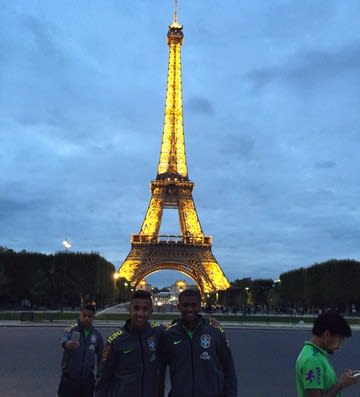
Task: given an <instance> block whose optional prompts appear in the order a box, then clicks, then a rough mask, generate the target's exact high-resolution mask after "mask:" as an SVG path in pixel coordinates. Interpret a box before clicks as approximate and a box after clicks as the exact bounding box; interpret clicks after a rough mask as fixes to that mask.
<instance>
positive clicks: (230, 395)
mask: <svg viewBox="0 0 360 397" xmlns="http://www.w3.org/2000/svg"><path fill="white" fill-rule="evenodd" d="M219 333H220V336H219V339H220V341H219V350H218V352H217V354H218V356H219V359H220V362H221V365H222V367H223V371H224V397H237V379H236V372H235V366H234V360H233V358H232V354H231V350H230V347H229V342H228V340H227V339H226V336H225V334H224V332H223V331H220V330H219Z"/></svg>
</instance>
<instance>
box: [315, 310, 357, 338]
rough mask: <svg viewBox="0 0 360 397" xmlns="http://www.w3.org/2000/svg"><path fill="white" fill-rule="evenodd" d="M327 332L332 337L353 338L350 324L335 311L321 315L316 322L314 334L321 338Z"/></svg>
mask: <svg viewBox="0 0 360 397" xmlns="http://www.w3.org/2000/svg"><path fill="white" fill-rule="evenodd" d="M326 330H328V331H329V332H330V334H331V335H339V336H344V337H346V338H349V337H350V336H351V328H350V326H349V324H348V322H347V321H346V320H345V319H344V317H342V316H341V315H340V314H339V313H337V312H335V311H332V310H330V311H327V312H324V313H322V314H320V315H319V316H318V317H317V318H316V319H315V320H314V325H313V329H312V333H313V334H314V335H316V336H321V335H322V334H323V333H324V332H325V331H326Z"/></svg>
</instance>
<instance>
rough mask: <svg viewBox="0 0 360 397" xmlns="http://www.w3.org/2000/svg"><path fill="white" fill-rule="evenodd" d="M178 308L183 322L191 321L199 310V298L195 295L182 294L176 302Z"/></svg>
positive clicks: (195, 319)
mask: <svg viewBox="0 0 360 397" xmlns="http://www.w3.org/2000/svg"><path fill="white" fill-rule="evenodd" d="M178 309H179V312H180V313H181V318H182V319H183V321H184V322H185V323H193V322H195V321H197V320H198V317H199V313H200V310H201V306H200V300H199V298H198V297H196V296H182V297H181V298H180V301H179V304H178Z"/></svg>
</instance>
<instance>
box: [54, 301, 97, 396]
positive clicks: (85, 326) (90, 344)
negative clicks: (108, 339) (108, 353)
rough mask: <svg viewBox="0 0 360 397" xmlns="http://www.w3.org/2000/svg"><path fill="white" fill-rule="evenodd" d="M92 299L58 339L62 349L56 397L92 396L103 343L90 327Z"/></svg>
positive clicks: (92, 316) (93, 316) (93, 306)
mask: <svg viewBox="0 0 360 397" xmlns="http://www.w3.org/2000/svg"><path fill="white" fill-rule="evenodd" d="M95 308H96V306H95V302H88V303H86V304H85V305H84V306H83V307H82V309H81V311H80V317H79V320H78V322H77V323H75V324H74V325H72V326H70V327H69V328H67V329H66V330H65V333H64V336H63V337H62V338H61V341H60V343H61V346H62V347H63V349H64V353H63V357H62V362H61V379H60V384H59V388H58V396H59V397H93V396H94V386H95V373H94V372H95V368H96V364H99V362H100V359H101V356H102V352H103V348H104V342H103V338H102V336H101V334H100V332H99V331H97V330H96V329H95V328H94V327H93V326H92V322H93V320H94V318H95Z"/></svg>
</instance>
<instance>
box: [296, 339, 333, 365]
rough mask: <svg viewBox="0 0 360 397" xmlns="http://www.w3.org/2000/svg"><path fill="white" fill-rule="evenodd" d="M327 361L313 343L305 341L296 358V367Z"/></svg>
mask: <svg viewBox="0 0 360 397" xmlns="http://www.w3.org/2000/svg"><path fill="white" fill-rule="evenodd" d="M325 362H327V359H326V358H325V356H324V354H323V353H322V352H321V350H319V349H318V348H317V347H316V346H315V345H313V344H311V343H305V345H304V346H303V348H302V349H301V351H300V354H299V356H298V358H297V360H296V366H297V368H301V367H306V366H308V365H314V364H318V365H319V364H321V363H325Z"/></svg>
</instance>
